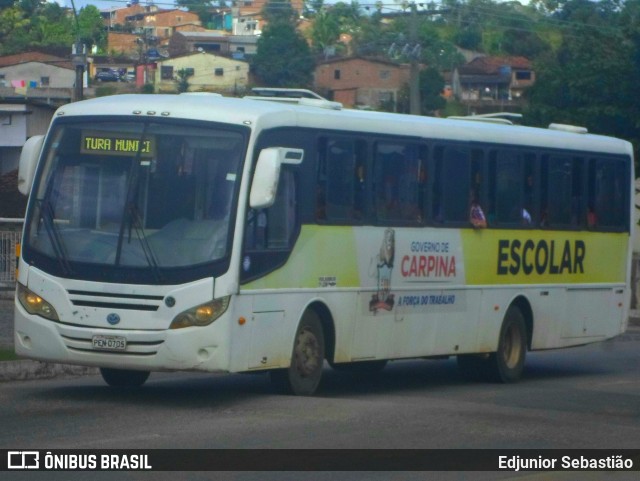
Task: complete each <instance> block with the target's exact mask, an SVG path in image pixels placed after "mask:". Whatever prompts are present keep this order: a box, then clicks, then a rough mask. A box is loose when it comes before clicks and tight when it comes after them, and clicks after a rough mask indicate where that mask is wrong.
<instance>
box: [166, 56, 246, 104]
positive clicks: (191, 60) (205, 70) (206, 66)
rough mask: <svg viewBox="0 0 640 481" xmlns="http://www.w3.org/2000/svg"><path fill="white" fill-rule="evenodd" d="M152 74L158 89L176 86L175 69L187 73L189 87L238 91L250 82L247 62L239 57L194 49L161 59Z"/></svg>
mask: <svg viewBox="0 0 640 481" xmlns="http://www.w3.org/2000/svg"><path fill="white" fill-rule="evenodd" d="M157 64H158V71H157V73H156V75H155V87H156V91H158V92H175V91H176V90H177V86H178V83H177V79H178V71H180V70H181V69H185V70H187V71H188V73H189V77H188V82H189V91H191V92H197V91H209V92H219V93H226V94H231V95H233V94H241V93H243V92H244V91H245V89H246V87H247V84H248V82H249V64H248V63H247V62H243V61H240V60H233V59H230V58H227V57H223V56H219V55H214V54H211V53H207V52H196V53H189V54H186V55H182V56H180V57H175V58H170V59H166V60H163V61H160V62H158V63H157Z"/></svg>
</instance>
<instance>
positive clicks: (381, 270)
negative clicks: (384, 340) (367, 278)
mask: <svg viewBox="0 0 640 481" xmlns="http://www.w3.org/2000/svg"><path fill="white" fill-rule="evenodd" d="M395 249H396V247H395V231H394V230H393V229H390V228H387V229H385V231H384V239H383V240H382V246H380V253H379V254H378V256H377V259H376V267H377V274H378V291H377V292H376V293H375V294H373V296H371V301H370V302H369V309H370V310H371V311H373V312H377V311H378V310H379V309H384V310H386V311H390V310H391V309H393V304H394V300H393V294H391V272H392V271H393V258H394V256H395Z"/></svg>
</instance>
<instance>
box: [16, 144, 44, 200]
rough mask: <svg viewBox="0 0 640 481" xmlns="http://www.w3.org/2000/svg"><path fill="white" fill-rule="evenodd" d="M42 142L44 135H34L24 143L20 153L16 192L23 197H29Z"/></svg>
mask: <svg viewBox="0 0 640 481" xmlns="http://www.w3.org/2000/svg"><path fill="white" fill-rule="evenodd" d="M43 142H44V135H34V136H33V137H30V138H29V139H27V141H26V142H25V144H24V146H23V147H22V152H21V153H20V164H19V167H18V190H19V191H20V193H21V194H23V195H29V191H30V190H31V185H32V184H33V176H34V174H35V171H36V166H37V165H38V159H39V158H40V151H41V150H42V144H43Z"/></svg>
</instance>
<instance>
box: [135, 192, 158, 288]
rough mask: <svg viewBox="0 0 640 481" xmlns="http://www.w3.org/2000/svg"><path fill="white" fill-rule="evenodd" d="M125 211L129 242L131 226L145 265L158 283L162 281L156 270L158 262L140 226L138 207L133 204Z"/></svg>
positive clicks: (142, 227)
mask: <svg viewBox="0 0 640 481" xmlns="http://www.w3.org/2000/svg"><path fill="white" fill-rule="evenodd" d="M127 210H128V212H129V242H131V226H133V228H134V230H135V232H136V237H137V238H138V240H139V241H140V245H141V246H142V252H143V253H144V257H145V259H146V260H147V264H148V265H149V267H151V270H152V271H153V275H154V277H155V278H156V281H158V282H160V281H161V280H162V275H161V274H160V269H159V268H158V261H157V260H156V256H155V255H154V253H153V249H152V248H151V245H149V240H148V239H147V234H146V233H145V232H144V226H143V225H142V219H141V218H140V214H139V212H138V207H137V206H136V204H135V203H132V204H131V205H130V206H129V208H128V209H127Z"/></svg>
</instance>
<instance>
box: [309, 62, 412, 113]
mask: <svg viewBox="0 0 640 481" xmlns="http://www.w3.org/2000/svg"><path fill="white" fill-rule="evenodd" d="M408 82H409V66H408V65H401V64H397V63H394V62H390V61H388V60H377V59H366V58H361V57H350V58H336V59H331V60H327V61H325V62H322V63H320V64H318V66H317V67H316V70H315V88H316V90H317V91H319V92H323V93H326V94H327V95H328V97H329V98H331V99H332V100H335V101H337V102H341V103H342V104H343V105H344V106H345V107H370V108H373V109H377V108H379V107H380V106H382V105H385V106H391V107H392V109H393V110H395V107H396V106H397V103H398V94H399V92H400V89H402V88H403V86H405V85H406V84H407V83H408Z"/></svg>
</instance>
